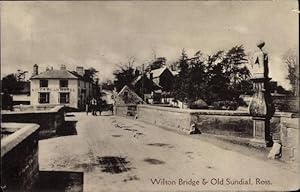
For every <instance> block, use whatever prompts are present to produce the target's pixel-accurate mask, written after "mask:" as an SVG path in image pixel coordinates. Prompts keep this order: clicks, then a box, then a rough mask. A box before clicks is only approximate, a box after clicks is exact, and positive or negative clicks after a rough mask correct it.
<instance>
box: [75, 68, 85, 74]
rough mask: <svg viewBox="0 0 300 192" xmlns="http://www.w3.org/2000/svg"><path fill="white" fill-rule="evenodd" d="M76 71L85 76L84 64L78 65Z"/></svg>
mask: <svg viewBox="0 0 300 192" xmlns="http://www.w3.org/2000/svg"><path fill="white" fill-rule="evenodd" d="M76 73H77V74H78V75H80V76H83V75H84V69H83V67H82V66H77V67H76Z"/></svg>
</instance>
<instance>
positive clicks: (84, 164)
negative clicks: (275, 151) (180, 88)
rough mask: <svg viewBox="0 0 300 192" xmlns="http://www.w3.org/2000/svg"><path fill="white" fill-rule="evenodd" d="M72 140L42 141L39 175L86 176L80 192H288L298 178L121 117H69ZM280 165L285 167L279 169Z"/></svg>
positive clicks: (241, 155)
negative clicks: (66, 173)
mask: <svg viewBox="0 0 300 192" xmlns="http://www.w3.org/2000/svg"><path fill="white" fill-rule="evenodd" d="M73 114H74V115H75V116H74V117H70V118H73V119H76V120H77V121H78V122H77V125H76V131H77V134H76V135H70V136H63V137H57V138H51V139H46V140H41V141H40V142H39V150H40V153H39V162H40V169H41V170H47V171H49V170H52V171H80V172H84V186H83V189H84V191H88V192H96V191H103V192H104V191H105V192H107V191H175V190H177V191H178V190H180V191H191V190H192V191H199V190H206V191H207V190H230V191H232V190H239V191H240V190H251V191H252V190H274V189H276V190H280V191H282V190H288V189H289V190H291V189H295V188H296V186H297V182H298V181H297V180H298V179H299V176H298V174H297V173H295V172H292V171H289V170H288V169H285V168H283V167H281V166H280V163H273V162H272V160H267V159H259V158H256V157H254V156H251V155H245V153H239V152H236V151H233V150H229V149H224V148H221V147H219V146H216V145H213V144H211V143H209V142H206V141H203V140H201V136H200V137H197V138H195V137H191V136H189V135H182V134H178V133H175V132H171V131H167V130H164V129H162V128H158V127H155V126H153V125H149V124H145V123H143V122H140V121H138V120H134V119H127V118H123V117H116V116H110V115H108V114H106V115H105V114H104V115H103V116H91V115H90V114H89V116H87V115H86V114H85V113H73ZM282 165H283V163H282Z"/></svg>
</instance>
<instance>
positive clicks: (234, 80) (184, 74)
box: [173, 45, 252, 105]
mask: <svg viewBox="0 0 300 192" xmlns="http://www.w3.org/2000/svg"><path fill="white" fill-rule="evenodd" d="M246 58H247V55H246V54H245V51H244V48H243V46H242V45H240V46H235V47H233V48H231V49H230V50H228V51H227V52H225V51H218V52H216V53H214V54H212V55H209V56H207V57H204V54H203V53H202V52H201V51H198V52H197V53H196V54H195V56H194V57H192V58H188V56H187V54H186V53H185V51H184V50H183V51H182V53H181V57H180V59H179V61H178V63H179V68H180V72H179V74H178V77H177V78H176V81H175V85H174V89H173V95H174V97H175V99H178V100H179V101H183V102H185V103H187V104H189V105H190V104H191V103H192V102H193V101H196V100H198V99H203V100H204V101H205V102H207V103H208V104H211V103H213V102H216V101H234V100H237V99H238V97H239V95H240V94H251V93H252V83H251V82H250V81H249V80H248V78H249V76H250V72H249V70H248V68H247V67H246V66H245V64H246V63H247V59H246Z"/></svg>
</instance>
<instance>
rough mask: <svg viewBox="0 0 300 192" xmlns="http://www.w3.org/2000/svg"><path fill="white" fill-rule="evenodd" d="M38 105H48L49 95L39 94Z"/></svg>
mask: <svg viewBox="0 0 300 192" xmlns="http://www.w3.org/2000/svg"><path fill="white" fill-rule="evenodd" d="M39 103H49V93H39Z"/></svg>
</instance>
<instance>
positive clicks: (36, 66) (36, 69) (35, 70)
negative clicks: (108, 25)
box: [32, 64, 39, 76]
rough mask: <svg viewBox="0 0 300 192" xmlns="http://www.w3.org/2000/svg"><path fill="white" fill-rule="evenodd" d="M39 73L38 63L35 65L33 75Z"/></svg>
mask: <svg viewBox="0 0 300 192" xmlns="http://www.w3.org/2000/svg"><path fill="white" fill-rule="evenodd" d="M38 74H39V66H38V65H37V64H34V65H33V72H32V76H35V75H38Z"/></svg>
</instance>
